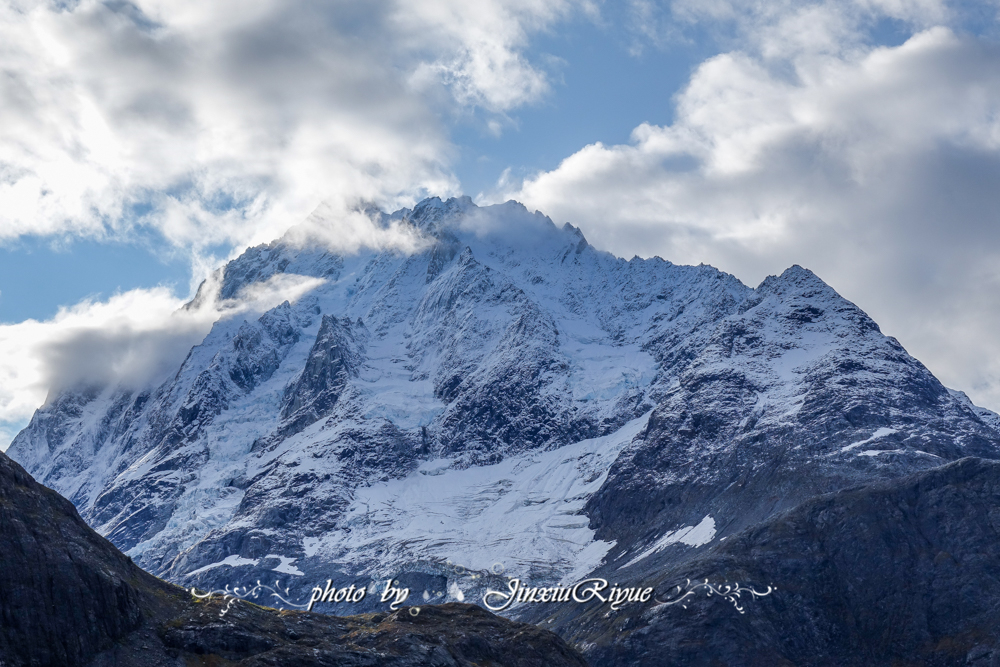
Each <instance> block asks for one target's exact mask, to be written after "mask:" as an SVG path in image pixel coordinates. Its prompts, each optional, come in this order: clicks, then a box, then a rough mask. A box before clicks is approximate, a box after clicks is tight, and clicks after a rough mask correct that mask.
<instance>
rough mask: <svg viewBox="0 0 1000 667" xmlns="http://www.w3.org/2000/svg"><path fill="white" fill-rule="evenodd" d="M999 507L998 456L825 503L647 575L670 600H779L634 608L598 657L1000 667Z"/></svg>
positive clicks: (849, 666) (570, 633) (575, 627)
mask: <svg viewBox="0 0 1000 667" xmlns="http://www.w3.org/2000/svg"><path fill="white" fill-rule="evenodd" d="M998 508H1000V462H996V461H985V460H982V459H975V458H966V459H961V460H959V461H956V462H954V463H950V464H948V465H944V466H941V467H938V468H933V469H930V470H926V471H924V472H921V473H918V474H915V475H913V476H909V477H905V478H902V479H897V480H892V481H888V482H881V483H877V484H871V485H866V486H863V487H859V488H852V489H847V490H842V491H839V492H837V493H832V494H828V495H823V496H819V497H816V498H814V499H811V500H809V501H807V502H805V503H803V504H802V505H800V506H799V507H796V508H795V509H793V510H791V511H789V512H786V513H783V514H780V515H779V516H776V517H774V518H772V519H770V520H768V521H765V522H763V523H762V524H760V525H758V526H755V527H753V528H750V529H748V530H745V531H743V532H741V533H738V534H736V535H733V536H731V537H730V538H729V539H727V540H726V541H725V542H723V543H721V544H719V545H718V546H716V547H715V548H713V549H711V550H710V551H708V552H705V553H703V554H700V555H699V557H697V558H695V559H693V560H691V561H689V562H687V563H684V564H683V565H681V566H676V567H673V568H670V569H667V570H664V571H662V572H660V573H659V575H658V576H653V577H650V578H649V579H648V581H649V585H656V588H657V591H658V593H659V596H658V599H660V600H662V601H665V602H670V601H673V600H676V599H678V598H679V593H678V591H677V589H676V588H673V587H674V586H676V585H678V584H680V585H682V587H684V589H685V590H687V582H688V581H689V580H690V581H691V582H695V584H697V582H702V581H706V580H707V581H708V582H709V583H711V584H714V585H715V587H716V590H720V589H723V588H725V586H726V584H728V585H730V586H732V585H734V584H737V583H739V582H742V584H743V587H744V589H746V588H749V587H753V588H754V589H755V590H758V591H760V592H766V591H767V590H768V587H769V586H772V585H773V586H775V587H776V590H774V591H773V592H772V593H771V594H769V595H766V596H764V597H759V598H756V597H754V596H753V595H752V593H749V592H748V591H747V590H743V591H742V594H741V595H740V596H738V597H734V598H733V599H731V600H727V599H725V598H724V597H723V596H719V595H714V596H712V597H708V596H707V592H708V589H707V587H704V586H703V587H701V588H698V589H695V590H696V594H695V595H693V596H691V597H689V598H688V599H687V600H685V601H684V604H685V605H686V607H687V608H685V607H684V606H682V605H681V604H663V605H654V606H652V607H649V608H647V609H644V610H642V611H641V613H635V614H622V615H620V616H619V617H618V618H616V619H615V620H614V621H613V624H614V625H615V626H616V629H617V630H618V633H616V635H615V637H614V639H613V640H612V641H611V642H608V643H607V644H605V645H604V646H600V647H595V648H593V650H591V651H590V652H589V653H588V659H590V660H591V661H592V662H593V664H596V665H609V666H612V665H613V666H616V667H618V666H622V667H624V666H626V665H633V664H636V663H637V662H640V663H641V664H643V665H692V666H700V665H704V666H708V665H734V666H735V665H748V666H749V665H760V666H761V667H763V666H765V665H766V666H770V665H801V666H803V667H805V666H816V667H819V666H826V665H837V666H841V667H855V666H857V667H863V666H868V665H924V666H926V667H931V666H935V665H940V666H942V667H944V666H947V665H977V666H987V665H998V664H1000V570H998V568H997V554H998V553H1000V551H998V548H997V545H998V544H1000V510H998ZM735 605H739V607H741V608H742V611H743V613H740V611H739V610H738V609H737V607H736V606H735ZM547 627H552V626H551V625H550V626H547ZM557 627H558V625H557ZM606 627H607V620H606V619H602V618H600V617H599V616H598V615H597V614H593V613H591V614H589V615H586V616H585V617H584V618H578V619H575V621H574V622H573V623H571V624H569V625H567V626H566V627H565V628H564V629H565V631H566V635H567V637H568V638H570V639H574V640H576V641H584V640H585V639H586V638H587V637H592V636H593V634H592V633H594V632H598V631H600V630H604V629H606Z"/></svg>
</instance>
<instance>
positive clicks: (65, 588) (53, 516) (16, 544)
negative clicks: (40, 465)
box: [0, 453, 179, 667]
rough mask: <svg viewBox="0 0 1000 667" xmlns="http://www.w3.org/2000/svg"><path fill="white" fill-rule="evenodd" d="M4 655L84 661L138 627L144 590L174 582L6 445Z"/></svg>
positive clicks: (0, 517) (1, 530) (1, 484)
mask: <svg viewBox="0 0 1000 667" xmlns="http://www.w3.org/2000/svg"><path fill="white" fill-rule="evenodd" d="M0 535H2V536H3V545H2V548H0V619H2V621H0V662H2V664H4V665H8V666H10V667H15V666H19V665H65V666H66V667H72V666H73V665H83V664H86V662H87V661H89V660H90V659H91V658H92V657H93V656H94V655H96V654H97V653H98V652H99V651H102V650H104V649H107V648H109V647H110V646H111V645H112V644H114V642H116V641H119V640H121V639H122V638H123V637H125V636H127V635H128V634H129V633H131V632H132V631H134V630H136V629H137V628H138V627H139V626H140V625H141V624H142V621H143V609H144V607H147V606H148V600H146V599H144V593H147V592H148V593H151V594H153V595H156V594H162V595H167V596H169V595H171V594H173V592H174V591H175V590H179V589H175V587H174V586H170V585H169V584H166V583H163V582H160V581H159V580H157V579H156V578H155V577H152V576H150V575H148V574H146V573H145V572H143V571H142V570H141V569H140V568H139V567H138V566H136V565H135V564H134V563H132V561H131V560H129V559H128V558H127V557H126V556H124V555H123V554H122V553H121V552H120V551H118V550H117V549H115V547H114V546H113V545H112V544H111V543H110V542H108V541H107V540H106V539H104V538H103V537H101V536H100V535H98V534H97V533H95V532H94V531H93V530H91V529H90V528H89V527H88V526H87V524H85V523H84V522H83V520H82V519H81V518H80V515H79V514H77V511H76V508H75V507H73V504H72V503H70V502H69V501H68V500H66V499H65V498H62V497H61V496H59V494H57V493H56V492H54V491H51V490H49V489H46V488H45V487H43V486H42V485H40V484H38V483H36V482H35V481H34V480H33V479H32V478H31V476H30V475H28V473H26V472H25V471H24V469H23V468H21V466H19V465H17V464H16V463H14V462H13V461H11V460H10V459H9V458H8V457H7V456H6V455H4V454H2V453H0Z"/></svg>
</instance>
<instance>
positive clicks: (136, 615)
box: [0, 453, 586, 667]
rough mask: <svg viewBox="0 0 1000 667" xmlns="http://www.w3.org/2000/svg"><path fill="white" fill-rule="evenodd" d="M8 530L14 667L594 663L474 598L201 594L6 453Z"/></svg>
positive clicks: (1, 526)
mask: <svg viewBox="0 0 1000 667" xmlns="http://www.w3.org/2000/svg"><path fill="white" fill-rule="evenodd" d="M0 534H2V535H3V538H4V544H3V549H2V550H0V619H2V623H0V664H2V665H4V666H5V667H21V666H25V667H27V666H29V665H30V666H31V667H49V666H51V667H76V666H77V665H81V666H82V665H91V666H92V667H105V666H108V667H110V666H112V665H114V666H115V667H131V666H136V667H139V666H142V667H157V666H160V665H163V666H166V665H172V666H178V665H218V664H228V665H246V666H251V665H253V666H263V665H276V666H277V665H280V666H281V667H296V666H301V667H313V666H316V667H320V666H324V665H329V666H333V665H337V666H338V667H339V666H343V665H358V666H361V665H364V666H370V667H389V666H394V667H396V666H398V667H408V666H414V667H416V666H417V665H435V666H439V667H471V666H472V665H481V664H495V665H509V666H511V667H515V666H517V667H548V666H557V667H563V666H565V667H585V665H586V662H585V661H584V660H583V658H582V657H581V656H580V654H579V653H578V652H577V651H575V650H574V649H572V648H570V647H569V646H568V645H567V644H566V643H565V642H563V641H562V640H561V639H559V638H558V637H557V636H556V635H554V634H552V633H551V632H548V631H546V630H540V629H538V628H535V627H533V626H530V625H526V624H523V623H515V622H511V621H507V620H505V619H502V618H499V617H497V616H494V615H493V614H490V613H488V612H486V611H484V610H482V609H480V608H479V607H475V606H472V605H460V604H449V605H444V606H440V607H425V608H423V609H421V610H420V613H419V614H418V615H416V616H414V615H412V614H411V613H410V608H403V609H401V610H400V611H398V612H394V613H392V614H375V615H368V616H361V617H347V618H337V617H332V616H322V615H319V614H307V613H302V612H278V611H276V610H274V609H266V608H263V607H258V606H256V605H252V604H248V603H246V602H236V603H234V604H233V605H232V606H230V607H228V608H227V605H228V603H227V602H225V601H223V600H221V599H219V598H218V597H216V598H215V599H214V600H213V599H209V600H207V601H198V600H196V599H195V598H193V597H192V596H190V595H189V594H188V593H187V592H186V591H184V590H183V589H180V588H177V587H176V586H172V585H170V584H167V583H166V582H163V581H160V580H159V579H156V578H155V577H153V576H151V575H149V574H147V573H146V572H144V571H142V570H141V569H140V568H139V567H138V566H136V565H135V564H134V563H132V561H130V560H129V559H128V558H127V557H126V556H124V555H123V554H122V553H121V552H119V551H118V550H117V549H115V548H114V546H113V545H112V544H111V543H110V542H108V541H107V540H105V539H104V538H103V537H101V536H99V535H98V534H97V533H95V532H94V531H93V530H91V529H90V528H89V527H87V525H86V524H85V523H84V522H83V520H82V519H80V516H79V515H78V514H77V512H76V509H75V508H74V507H73V505H72V504H71V503H70V502H69V501H67V500H65V499H64V498H62V497H60V496H59V495H58V494H56V493H55V492H54V491H51V490H49V489H46V488H45V487H43V486H41V485H40V484H37V483H36V482H35V481H34V480H33V479H32V478H31V477H30V476H29V475H28V474H27V473H26V472H25V471H24V470H23V469H22V468H21V467H20V466H19V465H17V464H16V463H14V462H13V461H11V460H10V459H9V458H7V456H6V455H4V454H2V453H0ZM223 610H225V614H222V613H221V612H222V611H223Z"/></svg>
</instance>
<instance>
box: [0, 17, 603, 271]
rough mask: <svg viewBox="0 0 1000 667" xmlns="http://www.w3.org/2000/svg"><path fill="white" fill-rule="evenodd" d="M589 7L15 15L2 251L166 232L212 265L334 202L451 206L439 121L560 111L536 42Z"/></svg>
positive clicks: (8, 20) (11, 20) (340, 206)
mask: <svg viewBox="0 0 1000 667" xmlns="http://www.w3.org/2000/svg"><path fill="white" fill-rule="evenodd" d="M585 6H586V0H484V1H483V2H477V3H467V2H460V1H458V0H427V1H424V2H418V3H414V2H402V1H396V0H373V1H372V2H365V3H356V2H347V1H344V0H340V1H334V2H313V1H308V0H307V1H306V2H291V1H290V0H263V1H261V2H253V3H249V4H248V3H241V2H233V1H232V0H211V1H208V2H206V1H205V0H170V1H169V2H166V1H165V0H136V1H135V2H129V1H127V0H123V1H118V0H116V1H114V2H107V1H97V0H80V1H79V2H72V3H56V2H49V1H47V0H16V1H15V2H8V3H3V4H2V5H0V71H2V72H3V75H2V76H0V200H2V201H3V202H4V206H3V207H2V208H0V242H2V241H3V240H4V239H10V238H13V237H17V236H19V235H24V234H35V235H51V234H65V233H68V234H83V235H91V236H106V235H111V234H122V233H127V232H128V230H129V229H130V228H133V227H134V226H136V225H145V226H149V227H153V228H155V229H157V230H159V231H160V232H162V233H163V235H164V236H165V237H166V238H167V239H168V240H169V241H170V242H172V243H174V244H176V245H178V246H181V247H185V248H191V249H193V250H194V251H196V252H198V251H200V250H201V249H203V248H207V247H210V246H213V245H218V244H233V245H238V246H245V245H247V244H252V243H257V242H261V241H267V240H271V239H273V238H275V237H277V236H280V234H281V233H282V232H283V231H284V230H285V229H287V228H288V227H289V226H290V225H292V224H294V223H296V222H298V221H300V220H302V219H303V217H305V215H306V214H308V213H309V211H311V210H312V209H313V208H315V206H316V205H317V204H318V203H319V202H320V201H324V200H325V201H327V202H328V204H329V205H330V206H332V207H334V208H336V209H337V210H339V211H342V212H343V211H347V210H349V209H350V208H351V206H352V205H354V204H355V203H356V202H357V201H359V200H373V201H377V202H379V203H380V204H382V205H385V206H388V207H393V206H396V205H398V204H399V203H402V202H409V201H412V199H413V198H414V197H416V196H420V195H421V194H422V193H426V192H434V193H439V194H443V195H446V194H454V193H456V192H457V188H458V183H457V181H456V179H455V177H454V176H453V174H452V173H451V171H450V169H449V160H450V158H451V156H452V153H453V148H452V147H451V145H450V143H449V141H448V138H447V133H446V130H445V126H444V124H443V122H442V120H441V115H442V113H444V114H448V113H455V112H460V110H461V109H463V108H467V107H470V106H478V107H480V108H482V109H484V110H486V112H489V113H494V114H503V113H505V112H507V111H509V110H510V109H513V108H515V107H517V106H519V105H522V104H527V103H531V102H533V101H536V100H538V99H539V98H540V97H541V96H543V95H544V94H546V92H547V90H548V82H547V79H546V77H545V75H544V73H543V72H542V71H541V70H539V69H538V68H536V67H535V66H534V65H533V64H532V63H530V62H528V60H527V59H526V57H525V55H524V47H525V46H526V43H527V39H528V37H529V36H530V35H531V34H533V33H535V32H537V31H541V30H545V29H547V28H548V27H549V26H551V25H552V24H553V23H554V22H556V21H559V20H560V19H562V18H564V17H565V16H567V15H569V14H570V13H572V12H574V11H578V10H579V8H580V7H585Z"/></svg>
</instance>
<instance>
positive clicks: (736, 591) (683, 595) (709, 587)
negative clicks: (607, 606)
mask: <svg viewBox="0 0 1000 667" xmlns="http://www.w3.org/2000/svg"><path fill="white" fill-rule="evenodd" d="M699 589H703V590H704V591H705V597H712V596H713V595H718V596H719V597H721V598H724V599H726V600H728V601H730V602H732V603H733V607H735V608H736V611H738V612H740V613H741V614H745V613H746V610H744V609H743V607H741V606H740V599H741V596H742V595H743V594H744V593H748V594H749V597H748V598H747V599H750V600H755V599H757V598H762V597H765V596H767V595H770V594H771V593H773V592H774V591H776V590H778V587H777V586H768V587H767V590H766V591H763V592H761V591H758V590H756V589H755V588H754V587H753V586H743V585H741V584H740V583H739V582H736V583H735V584H730V583H723V584H710V583H708V579H706V580H705V581H703V582H699V583H695V584H692V583H691V580H690V579H688V580H687V583H686V584H685V585H684V586H675V587H674V588H673V589H671V590H672V591H673V592H674V595H676V596H677V597H675V598H673V599H672V600H660V599H659V598H655V599H656V602H658V603H659V604H663V605H674V604H679V605H680V606H682V607H684V608H685V609H687V604H685V601H686V600H687V599H688V598H691V597H694V596H695V595H696V594H697V592H698V590H699Z"/></svg>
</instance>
